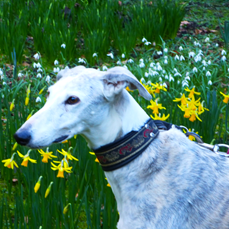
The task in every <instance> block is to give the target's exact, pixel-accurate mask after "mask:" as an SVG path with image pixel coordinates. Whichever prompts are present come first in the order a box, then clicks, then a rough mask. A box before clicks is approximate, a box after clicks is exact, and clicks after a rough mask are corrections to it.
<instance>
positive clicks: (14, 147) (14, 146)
mask: <svg viewBox="0 0 229 229" xmlns="http://www.w3.org/2000/svg"><path fill="white" fill-rule="evenodd" d="M17 145H18V144H17V142H15V143H14V145H13V148H12V151H14V150H15V149H16V148H17Z"/></svg>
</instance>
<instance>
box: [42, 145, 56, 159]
mask: <svg viewBox="0 0 229 229" xmlns="http://www.w3.org/2000/svg"><path fill="white" fill-rule="evenodd" d="M38 152H39V153H40V154H41V156H42V157H43V158H42V162H44V163H48V159H52V158H57V156H55V155H52V154H53V152H49V148H48V147H47V149H46V152H44V151H43V150H42V149H39V150H38Z"/></svg>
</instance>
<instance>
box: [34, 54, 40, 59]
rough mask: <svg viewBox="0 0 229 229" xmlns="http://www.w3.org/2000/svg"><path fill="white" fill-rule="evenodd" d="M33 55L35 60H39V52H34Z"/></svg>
mask: <svg viewBox="0 0 229 229" xmlns="http://www.w3.org/2000/svg"><path fill="white" fill-rule="evenodd" d="M33 57H34V59H35V60H39V59H40V57H41V56H40V54H39V53H36V54H34V55H33Z"/></svg>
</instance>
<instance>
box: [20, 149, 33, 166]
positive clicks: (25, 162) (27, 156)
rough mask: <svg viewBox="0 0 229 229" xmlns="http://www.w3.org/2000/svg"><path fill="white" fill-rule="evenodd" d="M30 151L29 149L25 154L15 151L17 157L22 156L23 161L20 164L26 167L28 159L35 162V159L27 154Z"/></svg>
mask: <svg viewBox="0 0 229 229" xmlns="http://www.w3.org/2000/svg"><path fill="white" fill-rule="evenodd" d="M30 152H31V149H30V150H29V151H28V152H27V154H26V155H23V154H21V153H20V152H19V151H17V153H18V155H19V157H21V158H23V161H22V163H21V165H22V166H25V167H27V166H28V162H29V161H31V162H32V163H37V161H36V160H34V159H31V158H30V156H29V154H30Z"/></svg>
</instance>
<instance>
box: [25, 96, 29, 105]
mask: <svg viewBox="0 0 229 229" xmlns="http://www.w3.org/2000/svg"><path fill="white" fill-rule="evenodd" d="M28 104H29V97H26V98H25V105H26V106H28Z"/></svg>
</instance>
